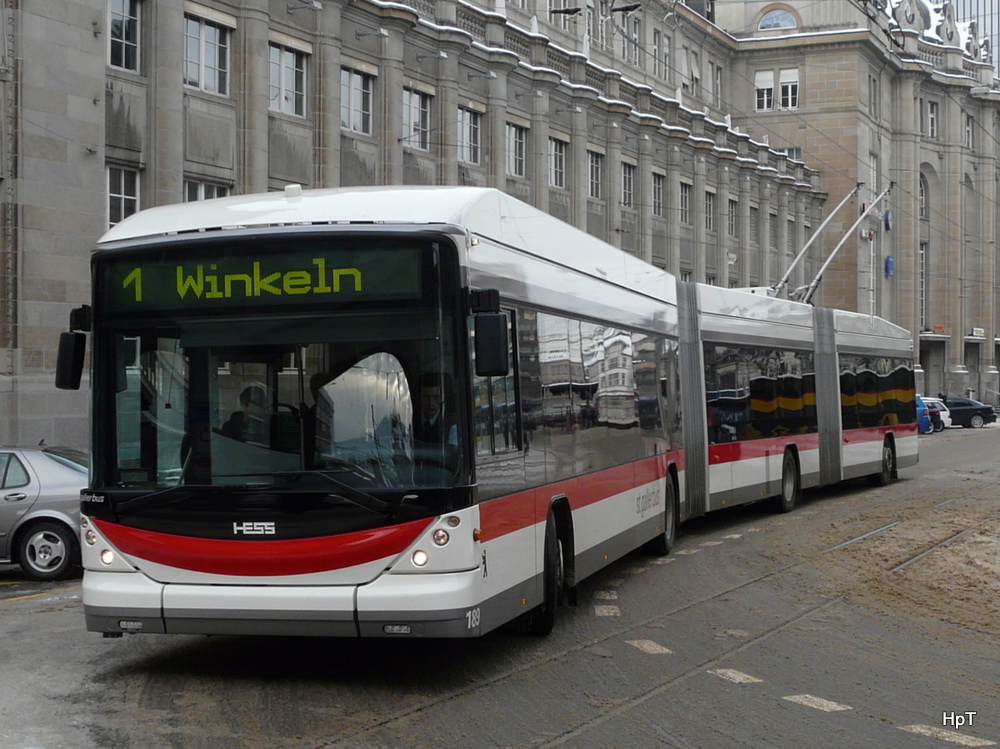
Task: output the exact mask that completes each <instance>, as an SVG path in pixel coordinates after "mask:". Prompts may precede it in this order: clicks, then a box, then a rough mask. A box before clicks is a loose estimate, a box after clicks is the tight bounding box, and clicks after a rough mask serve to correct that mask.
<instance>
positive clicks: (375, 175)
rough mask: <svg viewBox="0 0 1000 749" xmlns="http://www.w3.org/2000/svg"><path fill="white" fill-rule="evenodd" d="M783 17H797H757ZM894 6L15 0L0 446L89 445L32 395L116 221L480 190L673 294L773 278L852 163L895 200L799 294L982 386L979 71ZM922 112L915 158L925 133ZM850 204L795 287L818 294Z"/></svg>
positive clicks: (850, 180)
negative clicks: (931, 113)
mask: <svg viewBox="0 0 1000 749" xmlns="http://www.w3.org/2000/svg"><path fill="white" fill-rule="evenodd" d="M893 1H894V0H893ZM910 2H913V0H910ZM868 5H869V6H873V5H875V4H874V3H868ZM798 6H802V7H801V9H800V8H798ZM832 6H838V8H836V9H835V8H832ZM821 9H822V10H821ZM775 10H779V11H783V12H785V13H787V14H788V16H790V17H791V18H792V19H793V21H794V24H795V25H794V26H793V27H788V26H781V25H780V23H779V24H778V25H776V26H774V27H773V28H772V26H771V21H768V20H767V19H772V20H773V19H775V18H777V19H778V21H780V20H781V19H784V18H785V16H783V15H780V14H779V15H778V16H775V15H774V11H775ZM895 12H896V9H895V6H886V7H885V8H883V9H882V10H880V11H879V13H878V14H876V16H877V17H875V18H868V17H867V16H866V15H865V14H864V13H863V12H862V11H861V10H860V9H859V6H855V5H854V4H853V3H851V2H847V0H845V1H844V2H840V1H839V0H838V1H837V2H825V3H804V2H791V3H787V4H783V5H775V4H774V3H755V2H746V3H728V4H725V5H724V6H723V5H720V6H719V7H718V8H717V7H716V6H715V4H714V3H712V2H710V1H709V2H687V3H684V2H677V1H667V2H661V1H660V0H655V1H650V0H646V2H644V3H641V4H638V5H637V6H636V5H622V4H617V5H616V3H615V2H613V1H612V0H589V1H588V3H586V4H584V3H580V4H579V5H576V4H574V3H573V0H548V1H547V2H546V0H511V2H509V4H508V3H505V2H504V0H476V1H475V2H466V1H465V0H436V1H435V0H407V1H406V2H383V1H381V0H352V1H351V2H347V1H345V0H315V1H312V0H310V1H308V2H303V0H280V1H279V0H237V1H235V2H223V1H221V0H218V1H217V0H201V2H193V1H191V0H187V1H185V0H78V1H76V2H74V1H73V0H70V1H69V2H60V3H55V2H50V1H48V0H46V1H43V2H39V3H38V4H36V5H32V6H30V8H22V7H21V6H19V5H18V4H17V3H14V2H12V0H8V1H7V3H6V5H5V10H4V18H3V20H4V31H5V34H4V48H3V57H2V60H0V85H2V91H3V99H2V107H3V112H2V114H3V116H2V123H3V125H2V127H3V129H2V132H0V153H2V156H0V187H2V189H3V202H2V205H0V221H2V227H3V229H2V236H3V246H2V248H0V278H2V280H0V335H2V336H3V344H2V346H3V352H4V357H3V358H2V359H0V416H2V418H0V439H2V440H4V441H8V442H37V441H38V440H40V439H46V440H47V441H48V442H49V443H55V442H61V443H69V444H76V445H83V444H85V442H86V439H87V427H86V416H87V412H86V409H87V405H86V397H85V395H84V394H82V393H65V392H60V391H57V390H55V389H54V388H53V386H52V380H53V374H52V373H53V367H54V357H55V343H56V340H57V337H58V333H59V332H60V331H62V330H64V329H65V327H66V323H67V320H68V314H69V310H70V309H71V308H72V307H75V306H77V305H79V304H81V303H83V302H86V301H87V299H88V296H89V264H88V263H89V254H90V249H91V247H92V246H93V244H94V242H95V241H96V240H97V238H98V237H100V235H101V234H102V233H103V231H104V230H106V229H107V228H108V226H109V225H110V224H113V223H115V222H117V221H118V220H121V218H123V217H124V216H127V215H129V214H130V213H132V212H134V211H135V210H138V209H141V208H145V207H150V206H153V205H160V204H166V203H176V202H180V201H182V200H194V199H203V198H209V197H215V196H221V195H227V194H239V193H249V192H257V191H263V190H270V189H280V188H282V187H283V186H284V185H287V184H291V183H299V184H302V185H304V186H307V187H321V186H352V185H379V184H444V185H451V184H467V185H468V184H472V185H483V186H492V187H497V188H500V189H502V190H505V191H507V192H509V193H511V194H513V195H515V196H517V197H519V198H521V199H523V200H525V201H527V202H529V203H532V204H534V205H536V206H538V207H540V208H542V209H544V210H546V211H549V212H550V213H552V214H553V215H555V216H558V217H559V218H561V219H563V220H566V221H568V222H569V223H571V224H573V225H575V226H578V227H580V228H582V229H585V230H586V231H588V232H590V233H592V234H594V235H596V236H599V237H601V238H603V239H605V240H606V241H608V242H610V243H611V244H613V245H615V246H618V247H620V248H622V250H623V251H624V252H629V253H632V254H635V255H638V256H640V257H642V258H644V259H646V260H648V261H650V262H652V263H654V264H656V265H658V266H661V267H665V268H667V269H668V270H670V271H671V272H674V273H676V274H678V275H679V276H681V277H682V278H691V279H694V280H698V281H704V282H707V283H715V284H719V285H728V286H764V285H769V284H773V283H775V282H776V281H777V280H778V279H779V278H781V276H782V274H783V272H784V271H785V269H786V268H787V267H788V266H789V263H790V261H791V259H792V257H793V256H794V255H795V254H796V253H797V251H798V250H799V249H800V248H801V247H803V246H804V245H805V244H806V242H807V240H808V239H809V238H810V236H811V235H812V232H813V231H814V230H815V229H817V228H818V227H819V226H820V224H821V223H822V222H823V220H824V218H825V217H826V215H827V213H828V212H829V211H830V210H831V209H832V208H833V207H834V206H836V205H837V204H838V203H839V202H840V201H841V198H842V197H843V196H844V195H846V194H847V192H848V191H849V190H850V189H851V188H853V186H854V183H855V182H857V181H860V180H863V179H865V178H867V177H868V175H869V174H873V175H875V177H874V179H873V182H877V183H878V186H879V187H881V186H882V185H885V186H888V183H889V182H890V181H893V182H896V183H897V184H898V188H894V189H893V191H892V195H891V200H890V201H889V202H888V203H886V205H888V206H889V207H890V208H891V212H892V214H893V215H896V216H897V217H898V218H897V219H896V226H895V227H894V228H893V230H892V231H891V232H885V231H882V230H879V229H878V227H880V226H884V225H885V213H884V212H882V213H880V214H879V218H877V219H876V218H872V219H870V221H869V222H868V223H867V224H866V225H865V228H866V230H869V231H871V232H872V234H873V236H874V239H873V240H868V239H867V238H866V239H864V240H863V241H862V240H861V239H860V238H852V239H851V240H850V241H849V242H848V243H847V244H846V245H845V247H844V248H843V250H842V251H841V254H840V255H838V259H837V260H836V262H835V263H834V264H833V265H832V266H831V267H830V269H829V270H828V271H827V273H826V274H825V276H826V277H825V278H824V281H823V283H822V284H821V286H820V292H819V295H818V296H817V299H816V300H817V301H818V302H822V303H825V304H831V305H835V306H843V307H847V308H850V309H864V310H867V309H869V306H870V305H871V306H872V308H873V309H875V311H876V312H877V313H879V314H882V315H883V316H886V317H888V318H890V319H892V320H894V321H896V322H899V323H901V324H903V325H906V326H907V327H909V328H911V329H912V330H914V331H915V333H914V336H915V344H916V345H919V347H920V353H921V357H922V358H924V357H926V359H925V367H924V368H925V370H926V371H927V383H928V390H935V391H936V390H938V389H948V390H949V391H950V392H956V391H957V390H958V389H965V388H975V389H977V390H978V392H979V394H980V395H981V396H985V392H984V391H986V390H989V388H990V383H992V389H994V390H995V389H996V382H995V379H996V378H995V374H996V369H995V367H994V366H993V362H994V361H995V357H994V353H993V349H994V346H993V340H994V338H993V336H994V331H996V330H997V327H996V325H995V320H993V319H990V320H988V321H987V320H982V322H981V327H982V332H983V334H982V335H981V336H972V337H971V338H972V340H969V337H968V336H965V335H964V332H965V327H966V326H968V325H970V324H973V323H975V324H974V325H973V327H974V328H977V329H978V328H979V327H980V324H979V323H978V322H976V321H979V320H980V318H979V317H978V315H979V314H987V315H988V316H991V318H992V316H995V314H996V313H995V311H994V310H993V308H994V306H995V305H993V303H992V301H993V293H994V289H995V287H996V278H995V276H996V269H995V267H994V264H993V261H992V259H990V258H991V257H992V248H993V244H992V237H993V236H995V214H996V212H995V210H994V208H993V204H992V202H990V201H992V199H993V197H994V196H995V187H993V186H992V185H993V182H994V179H993V176H994V175H995V174H996V169H997V167H996V164H995V149H994V143H995V137H994V136H995V125H994V124H993V119H992V117H993V113H994V112H995V108H996V104H995V101H996V100H995V96H996V94H995V93H994V92H993V88H992V86H993V84H992V75H991V74H987V73H985V72H983V71H984V69H985V68H988V67H989V64H988V63H983V62H982V54H981V52H980V53H978V54H979V57H977V56H976V55H975V54H973V53H972V52H967V51H965V50H963V49H961V48H958V49H955V48H953V47H952V46H949V45H950V43H947V42H945V41H944V40H943V39H942V40H941V41H940V42H938V41H935V40H928V38H927V34H926V33H925V30H922V29H917V28H915V27H914V28H912V29H911V28H909V27H904V26H900V25H899V24H898V23H896V22H895V21H894V20H893V18H894V17H893V13H895ZM810 14H812V15H810ZM933 17H934V16H933V15H932V19H933ZM892 23H896V26H897V28H895V30H893V29H891V28H890V27H891V24H892ZM762 24H763V26H764V28H761V26H762ZM917 25H919V24H917ZM883 26H884V27H885V29H886V30H884V29H883ZM887 30H888V31H887ZM890 37H892V38H898V41H899V44H900V45H902V46H898V45H895V43H892V44H890V45H888V46H887V45H886V43H885V40H886V39H888V38H890ZM906 45H909V48H912V50H913V52H912V55H911V56H912V59H910V58H909V57H905V56H904V54H903V50H904V48H905V47H906ZM925 55H931V57H932V59H931V60H930V61H928V60H925V59H924V56H925ZM934 55H937V57H934ZM768 71H770V75H771V81H772V84H771V87H770V88H771V92H770V94H768V93H767V91H766V88H767V87H766V86H765V85H763V84H765V83H766V81H767V73H768ZM872 78H874V79H875V80H876V82H877V85H876V88H875V89H871V88H870V87H871V86H872V83H871V80H870V79H872ZM866 87H868V88H866ZM873 90H874V91H875V92H876V93H875V94H874V95H873V96H874V99H870V98H869V93H870V92H871V91H873ZM768 96H770V99H768ZM911 100H912V101H911ZM932 100H933V101H936V102H938V106H939V107H940V109H939V110H938V116H939V117H940V123H939V124H940V127H941V130H940V131H939V132H940V135H939V137H938V138H937V139H936V140H934V139H930V138H928V137H927V136H926V135H925V134H923V133H922V132H921V131H920V129H919V127H918V124H919V118H918V117H917V116H916V111H917V108H918V102H920V101H922V102H924V103H923V104H922V105H920V106H923V107H924V110H921V111H925V110H926V106H927V102H929V101H932ZM872 101H875V102H876V105H877V112H876V111H874V110H873V109H872V106H873V105H872ZM758 103H759V104H760V106H758ZM768 104H770V106H768ZM964 114H969V115H970V116H973V117H974V118H976V122H977V123H979V129H976V130H975V131H976V132H980V130H983V131H984V132H985V128H986V126H987V123H988V127H989V136H988V137H987V136H985V135H981V136H980V137H979V140H977V141H976V145H977V148H975V149H972V148H967V147H964V146H963V140H962V139H963V137H964V132H965V130H964V128H963V122H964V120H963V119H962V116H963V115H964ZM925 127H926V124H925ZM870 154H874V155H876V156H877V157H878V158H877V161H874V162H873V161H872V160H871V159H870V158H869V155H870ZM958 175H962V179H960V180H959V179H958ZM987 176H989V177H990V179H989V180H986V179H985V178H986V177H987ZM956 180H958V181H957V182H956ZM925 181H926V183H927V184H926V194H925V193H924V192H921V187H920V186H921V185H924V182H925ZM987 182H989V185H986V183H987ZM870 184H871V183H870ZM963 185H964V186H965V187H964V188H963V189H958V188H959V187H961V186H963ZM868 189H869V191H870V189H871V188H870V187H869V188H868ZM987 194H988V195H989V196H990V199H989V201H988V200H987V199H986V197H985V196H986V195H987ZM920 196H924V199H925V200H926V201H928V202H924V203H922V202H920V200H918V198H919V197H920ZM973 198H975V201H973V200H972V199H973ZM867 200H870V195H869V194H868V193H866V192H863V191H862V192H861V193H859V194H858V195H857V196H856V198H855V199H854V202H853V203H852V204H851V205H852V206H853V209H854V210H853V213H854V216H857V210H858V207H859V203H863V202H865V201H867ZM973 202H974V203H975V204H974V205H973ZM932 205H933V207H930V206H932ZM925 209H926V211H927V214H928V217H927V218H921V216H922V215H923V214H921V213H920V211H921V210H925ZM850 213H851V211H850V210H848V209H847V208H845V209H844V210H843V217H839V216H838V217H837V218H836V220H835V221H831V222H830V223H829V224H828V226H827V228H826V229H825V230H824V232H823V233H822V234H821V235H820V236H819V237H817V241H816V242H815V243H814V244H813V245H812V247H811V249H810V252H809V253H808V256H807V257H806V259H805V260H804V262H802V263H801V264H799V265H798V266H797V268H796V269H795V271H794V272H793V274H792V276H791V278H790V280H789V286H790V287H791V288H796V287H801V286H803V285H804V284H807V283H808V282H809V281H810V280H811V279H812V278H813V277H814V276H815V274H816V272H817V271H818V270H819V268H820V266H821V264H822V262H823V260H824V258H825V257H826V256H827V255H828V254H829V253H830V251H831V250H832V249H833V246H834V245H835V244H836V242H837V241H839V239H840V236H841V235H842V234H843V233H844V231H843V230H845V229H846V228H847V227H848V226H849V225H850V223H851V220H850V216H849V214H850ZM939 216H941V217H945V218H941V219H940V220H939V218H938V217H939ZM879 222H881V223H879ZM973 225H974V226H975V227H976V228H975V230H974V231H966V229H970V230H971V229H972V227H973ZM959 227H961V228H962V230H963V231H957V228H959ZM963 232H964V234H963ZM859 236H860V235H859ZM866 236H867V235H866ZM925 237H926V242H927V244H928V247H927V248H926V251H925V252H924V254H923V256H922V257H923V258H924V263H925V266H921V267H925V271H926V275H924V276H921V275H920V268H918V264H917V258H916V256H915V246H916V247H917V248H919V246H920V243H921V242H923V241H924V238H925ZM987 247H988V248H989V252H987ZM889 255H892V257H893V258H894V260H895V271H894V275H892V276H888V275H886V273H885V272H884V268H885V267H886V266H885V257H886V256H889ZM955 258H961V259H962V266H961V268H958V269H956V267H955V266H954V262H955ZM973 274H978V275H975V278H976V280H975V282H973V281H972V279H973V277H974V275H973ZM983 274H986V275H983ZM920 278H924V279H925V280H924V282H923V286H920V284H919V283H918V281H919V279H920ZM918 286H920V289H918V288H917V287H918ZM869 288H871V289H874V291H869ZM919 290H923V291H924V292H925V293H924V294H923V296H921V295H920V294H919V293H918V291H919ZM973 293H974V294H975V296H974V297H973V296H971V295H972V294H973ZM963 294H964V296H963ZM952 295H954V298H952ZM872 300H873V301H872ZM918 304H923V305H924V307H921V308H920V309H921V310H924V312H922V313H921V314H923V315H924V317H918V314H917V313H918ZM928 310H929V312H928ZM922 322H926V323H928V325H926V326H925V325H921V324H920V323H922ZM938 325H943V326H944V328H943V330H938V327H937V326H938ZM924 327H928V330H929V332H925V331H923V328H924ZM974 355H975V356H978V358H977V359H976V361H975V366H974V369H970V362H971V361H972V359H973V358H974ZM931 366H933V367H935V368H936V369H934V372H935V374H933V375H932V371H931ZM938 370H940V376H938V374H937V372H938ZM991 377H992V378H993V379H992V380H991V379H990V378H991ZM938 382H940V383H941V384H940V386H939V385H938V384H937V383H938ZM973 383H974V384H973ZM94 416H95V417H96V418H100V415H99V414H97V415H94Z"/></svg>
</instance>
